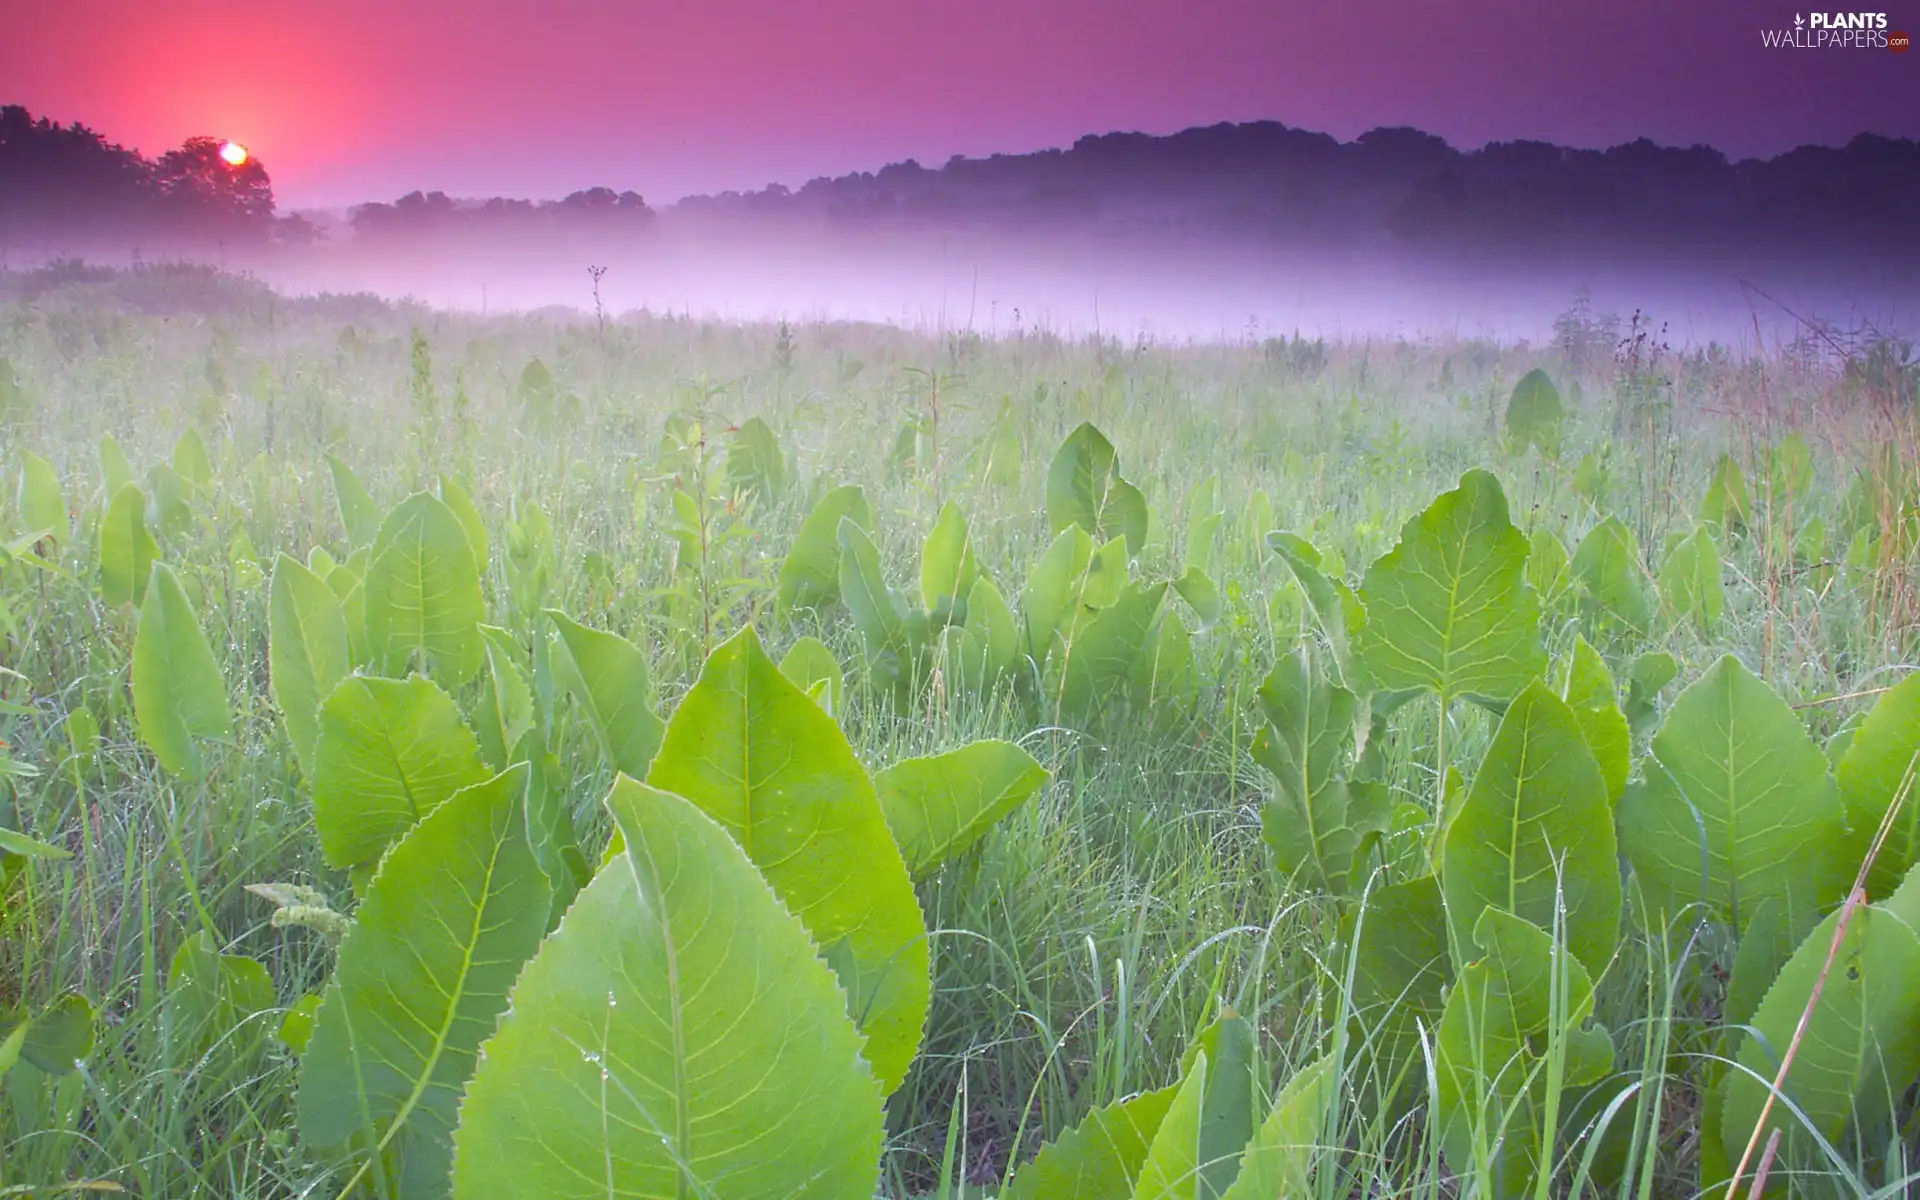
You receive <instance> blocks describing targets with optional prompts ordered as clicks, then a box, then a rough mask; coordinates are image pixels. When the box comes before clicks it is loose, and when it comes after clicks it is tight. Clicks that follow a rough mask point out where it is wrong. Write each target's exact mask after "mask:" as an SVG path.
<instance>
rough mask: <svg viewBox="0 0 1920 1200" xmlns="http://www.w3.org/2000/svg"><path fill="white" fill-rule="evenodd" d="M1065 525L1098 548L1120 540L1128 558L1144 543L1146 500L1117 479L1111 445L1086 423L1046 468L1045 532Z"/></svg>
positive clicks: (1117, 457)
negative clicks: (1096, 543)
mask: <svg viewBox="0 0 1920 1200" xmlns="http://www.w3.org/2000/svg"><path fill="white" fill-rule="evenodd" d="M1069 525H1078V526H1079V527H1080V528H1082V529H1084V530H1086V531H1087V532H1088V533H1089V534H1091V535H1092V536H1093V537H1094V538H1095V539H1096V540H1098V541H1102V542H1104V541H1108V540H1111V539H1113V538H1115V537H1121V536H1125V538H1126V539H1127V551H1128V553H1130V554H1136V555H1137V554H1139V553H1140V549H1141V547H1143V546H1144V545H1146V541H1147V499H1146V497H1145V496H1143V495H1141V494H1140V489H1139V488H1136V487H1134V486H1133V485H1132V484H1131V483H1128V482H1127V481H1126V480H1125V479H1122V478H1121V477H1120V459H1119V456H1118V455H1117V454H1115V453H1114V449H1113V443H1112V442H1109V441H1108V440H1107V438H1106V435H1105V434H1103V433H1101V432H1100V431H1099V430H1098V429H1095V428H1094V427H1093V426H1092V425H1091V424H1089V423H1082V424H1081V425H1080V427H1079V428H1077V429H1075V430H1074V431H1073V432H1072V433H1070V434H1068V435H1067V440H1066V441H1064V442H1062V443H1060V449H1059V451H1058V452H1057V453H1056V454H1055V455H1054V456H1053V465H1052V466H1051V467H1049V468H1047V528H1048V529H1049V531H1051V532H1053V533H1059V532H1060V531H1061V530H1063V529H1065V528H1067V527H1068V526H1069Z"/></svg>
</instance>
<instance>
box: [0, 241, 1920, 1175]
mask: <svg viewBox="0 0 1920 1200" xmlns="http://www.w3.org/2000/svg"><path fill="white" fill-rule="evenodd" d="M1599 328H1600V327H1599V326H1598V324H1597V323H1596V322H1594V321H1592V320H1591V319H1590V318H1589V317H1587V316H1585V315H1583V314H1577V313H1576V314H1575V316H1574V318H1572V319H1570V320H1569V321H1567V322H1564V323H1563V334H1564V336H1563V337H1562V338H1561V340H1560V341H1559V343H1557V344H1556V345H1553V346H1503V345H1493V344H1487V343H1483V342H1475V341H1465V340H1451V341H1431V342H1419V343H1415V342H1408V341H1388V340H1372V341H1365V340H1356V341H1351V342H1342V343H1321V342H1307V341H1302V340H1299V339H1271V340H1266V341H1261V342H1248V343H1246V344H1238V345H1190V346H1160V345H1151V344H1139V345H1135V344H1127V343H1123V342H1120V341H1116V340H1113V339H1110V338H1109V339H1098V338H1087V339H1080V340H1066V339H1062V338H1059V337H1054V336H1050V335H1048V334H1046V333H1044V332H1039V333H1028V334H1026V335H1023V336H1020V337H1016V338H1006V339H998V340H988V339H983V338H981V337H978V336H975V335H972V334H967V333H945V334H936V333H931V332H913V331H903V330H899V329H893V328H887V327H878V326H864V325H863V326H855V325H827V326H794V327H788V326H778V327H772V326H767V327H760V326H731V325H720V324H711V323H701V322H697V321H690V320H676V319H671V318H659V317H649V316H645V315H629V316H623V317H619V318H614V317H611V316H609V317H608V318H607V319H606V320H605V321H604V322H600V321H596V320H594V319H593V318H591V317H588V318H585V319H569V318H565V317H561V316H544V315H532V316H526V315H496V316H487V317H482V316H478V315H474V314H455V313H444V312H435V311H429V310H426V309H423V308H417V307H409V306H404V305H387V304H384V303H381V302H378V301H374V300H370V299H367V298H356V297H340V298H320V299H290V298H284V297H278V296H275V295H273V294H272V293H269V292H267V291H265V290H264V289H261V288H258V287H256V286H253V285H250V284H247V283H244V282H242V281H237V280H233V279H227V278H222V277H219V276H216V275H212V274H207V273H202V272H197V271H190V270H186V269H180V268H152V269H148V270H145V271H139V272H135V273H132V274H111V273H107V272H95V271H88V270H82V269H77V268H71V267H69V268H61V269H57V270H50V271H47V272H41V273H36V274H20V273H15V274H11V275H4V276H0V360H3V361H0V480H4V492H3V493H0V831H4V832H0V839H3V840H0V863H4V871H5V875H4V897H3V898H4V905H5V909H4V918H3V923H0V1038H4V1044H0V1073H3V1074H4V1078H3V1079H0V1196H7V1195H55V1194H62V1193H63V1191H64V1190H65V1189H69V1188H74V1189H77V1188H80V1187H82V1186H93V1187H98V1188H101V1189H103V1190H107V1189H113V1188H119V1189H124V1190H125V1191H126V1192H128V1193H132V1194H135V1195H139V1196H144V1197H176V1196H206V1197H216V1196H217V1197H279V1196H313V1197H333V1196H340V1195H354V1194H364V1195H373V1196H404V1197H407V1198H408V1200H411V1198H413V1197H416V1196H421V1197H431V1196H435V1195H446V1194H451V1195H454V1196H457V1197H461V1198H462V1200H471V1198H479V1197H495V1196H510V1195H523V1196H533V1195H541V1196H611V1195H635V1196H680V1197H724V1198H729V1200H733V1198H747V1197H761V1196H768V1197H773V1196H790V1195H791V1196H802V1195H803V1196H821V1197H856V1198H857V1197H862V1196H866V1195H882V1196H887V1197H898V1198H904V1197H909V1196H915V1197H917V1196H940V1197H950V1196H952V1197H957V1196H961V1195H966V1196H993V1195H1004V1196H1008V1197H1018V1196H1034V1197H1046V1198H1048V1200H1056V1198H1057V1200H1078V1198H1083V1197H1084V1198H1087V1200H1104V1198H1106V1197H1115V1198H1119V1200H1124V1198H1128V1197H1134V1196H1142V1197H1144V1196H1156V1197H1158V1196H1167V1197H1172V1196H1181V1197H1207V1198H1218V1197H1228V1198H1229V1200H1246V1198H1250V1197H1256V1196H1259V1197H1268V1196H1279V1195H1288V1196H1292V1195H1313V1196H1317V1197H1320V1198H1321V1200H1333V1198H1335V1197H1346V1196H1355V1197H1387V1196H1395V1197H1402V1196H1404V1197H1434V1198H1438V1197H1452V1196H1468V1195H1472V1196H1489V1197H1497V1196H1521V1195H1529V1196H1541V1197H1544V1196H1549V1195H1608V1196H1614V1195H1618V1196H1641V1197H1649V1196H1688V1195H1694V1194H1697V1193H1700V1192H1702V1191H1707V1190H1711V1191H1712V1193H1713V1194H1716V1195H1718V1194H1721V1193H1723V1192H1725V1191H1726V1189H1727V1181H1728V1179H1729V1178H1730V1176H1731V1174H1732V1172H1733V1169H1734V1167H1735V1166H1736V1165H1737V1164H1738V1163H1739V1162H1740V1161H1741V1159H1742V1156H1743V1151H1745V1150H1748V1149H1751V1150H1752V1151H1753V1153H1752V1160H1753V1161H1752V1162H1750V1163H1748V1164H1747V1169H1746V1171H1745V1172H1744V1173H1743V1179H1750V1178H1751V1176H1752V1173H1753V1166H1754V1165H1755V1164H1757V1163H1759V1162H1761V1161H1763V1160H1764V1162H1765V1163H1766V1165H1767V1172H1768V1184H1767V1186H1768V1189H1769V1190H1770V1191H1771V1192H1774V1193H1778V1194H1787V1192H1788V1191H1789V1190H1791V1191H1793V1192H1795V1193H1796V1194H1806V1195H1836V1196H1841V1195H1844V1196H1887V1197H1893V1196H1900V1195H1904V1194H1905V1193H1906V1191H1907V1188H1908V1186H1909V1181H1911V1180H1913V1179H1915V1178H1920V1174H1917V1172H1920V1118H1917V1117H1916V1104H1915V1100H1914V1096H1913V1094H1912V1085H1913V1084H1914V1083H1915V1081H1916V1080H1917V1079H1920V1002H1916V998H1920V932H1917V931H1920V875H1917V876H1916V877H1915V880H1914V882H1912V883H1910V884H1908V886H1906V887H1905V888H1902V887H1900V885H1901V883H1902V882H1903V880H1905V878H1906V872H1907V870H1908V868H1910V867H1912V866H1913V865H1914V863H1915V862H1916V859H1917V858H1920V797H1914V798H1912V799H1909V798H1908V793H1909V792H1910V791H1911V790H1913V774H1914V765H1915V762H1916V754H1920V683H1916V678H1917V677H1920V673H1916V672H1914V671H1913V666H1914V664H1915V663H1916V661H1920V659H1917V657H1916V656H1920V592H1916V587H1917V586H1920V446H1917V445H1916V437H1917V435H1920V400H1917V398H1916V393H1917V391H1920V370H1917V369H1916V368H1915V366H1914V365H1913V363H1912V360H1911V352H1910V350H1908V349H1907V348H1906V347H1903V346H1901V345H1900V344H1898V343H1895V342H1892V341H1890V340H1888V339H1884V338H1868V337H1860V336H1848V335H1843V334H1840V333H1836V332H1834V331H1824V330H1823V331H1809V333H1808V335H1807V336H1806V337H1805V338H1803V339H1802V340H1801V341H1799V342H1796V343H1794V344H1792V345H1786V346H1777V347H1776V346H1770V347H1763V348H1749V349H1747V350H1743V351H1742V350H1728V349H1725V348H1722V347H1668V346H1665V345H1663V344H1661V343H1660V341H1659V339H1658V338H1657V337H1656V336H1652V335H1649V334H1647V333H1645V332H1643V327H1642V326H1641V325H1640V324H1639V323H1638V322H1637V321H1635V322H1634V323H1631V324H1629V325H1628V326H1627V328H1626V330H1625V339H1624V340H1616V339H1615V338H1614V337H1612V336H1610V335H1605V334H1603V333H1600V332H1596V330H1598V329H1599ZM1536 370H1538V371H1540V372H1541V374H1537V375H1536V374H1533V372H1535V371H1536ZM847 487H855V488H857V489H858V492H857V493H855V492H850V491H847V490H844V489H846V488H847ZM843 518H844V519H843ZM749 630H750V631H751V632H748V631H749ZM594 631H607V632H610V633H612V634H615V635H618V639H613V638H606V637H600V636H598V635H596V633H595V632H594ZM1729 655H1730V656H1731V658H1729V657H1728V656H1729ZM775 664H780V666H779V669H776V668H775ZM843 743H844V745H843ZM969 747H970V748H969ZM947 755H952V756H953V757H933V756H947ZM1042 772H1044V774H1042ZM622 776H626V777H628V778H627V779H626V780H625V781H623V782H619V783H617V784H616V780H617V779H621V777H622ZM643 779H644V784H645V785H650V786H643V783H642V782H641V781H642V780H643ZM870 780H871V782H870ZM610 797H611V798H610ZM1876 834H1878V836H1876ZM729 835H730V836H729ZM383 856H384V859H383ZM589 878H591V879H592V882H591V883H589V882H587V881H588V879H589ZM909 880H911V882H909ZM1857 880H1858V881H1863V882H1864V884H1865V887H1864V890H1861V891H1856V889H1855V883H1856V881H1857ZM476 889H477V892H476ZM576 891H577V892H578V896H577V897H576V896H575V892H576ZM909 897H910V898H911V901H912V902H910V901H909ZM570 901H571V906H569V902H570ZM562 914H564V916H563V915H562ZM556 921H557V922H558V927H557V931H556V930H554V929H553V928H552V927H553V925H554V923H555V922H556ZM463 922H464V923H463ZM336 964H337V965H338V972H337V973H336ZM523 968H524V972H525V973H524V974H523V973H522V971H523ZM516 979H517V980H518V984H517V985H516ZM621 1002H624V1003H621ZM683 1002H684V1003H683ZM1803 1026H1804V1028H1803V1029H1802V1027H1803ZM496 1029H497V1031H496ZM1797 1029H1801V1030H1802V1032H1801V1033H1800V1034H1799V1035H1798V1036H1796V1030H1797ZM309 1039H311V1040H309ZM589 1039H597V1041H596V1042H593V1043H592V1044H589ZM1790 1043H1791V1044H1794V1045H1795V1047H1796V1048H1795V1049H1794V1051H1793V1052H1792V1053H1793V1061H1792V1063H1791V1064H1790V1065H1791V1069H1790V1070H1789V1071H1788V1073H1787V1074H1786V1076H1785V1084H1784V1088H1783V1090H1782V1091H1781V1092H1780V1094H1779V1096H1778V1098H1777V1099H1776V1100H1773V1101H1771V1102H1769V1100H1768V1096H1769V1082H1770V1081H1772V1080H1773V1079H1775V1077H1776V1075H1777V1072H1778V1067H1779V1064H1780V1060H1781V1056H1782V1055H1783V1054H1785V1053H1787V1048H1788V1045H1789V1044H1790ZM596 1046H597V1048H596ZM476 1061H477V1063H478V1067H477V1069H476ZM469 1084H471V1085H472V1086H471V1087H470V1088H469V1086H468V1085H469ZM463 1093H464V1095H465V1098H464V1100H463ZM882 1105H883V1107H882ZM1090 1114H1091V1116H1090ZM1076 1130H1077V1132H1075V1131H1076ZM470 1131H471V1132H470ZM1773 1132H1777V1133H1778V1135H1779V1136H1778V1137H1777V1139H1774V1138H1770V1137H1769V1134H1770V1133H1773ZM1043 1147H1044V1149H1043ZM1036 1155H1038V1158H1037V1159H1036ZM1023 1164H1031V1165H1023ZM876 1171H877V1174H876ZM450 1180H451V1182H449V1181H450ZM1009 1180H1010V1182H1009ZM1739 1186H1740V1188H1741V1191H1742V1194H1744V1193H1745V1190H1746V1188H1747V1187H1748V1186H1749V1184H1748V1183H1747V1182H1744V1181H1743V1182H1741V1183H1740V1185H1739Z"/></svg>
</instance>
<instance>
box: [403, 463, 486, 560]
mask: <svg viewBox="0 0 1920 1200" xmlns="http://www.w3.org/2000/svg"><path fill="white" fill-rule="evenodd" d="M440 502H441V503H442V504H445V505H446V506H447V508H448V509H449V510H451V511H452V513H453V515H454V516H456V517H458V518H460V527H461V528H462V529H464V530H466V531H467V544H468V545H469V546H472V547H473V561H474V562H476V563H478V564H479V566H480V569H481V571H483V572H484V571H485V570H486V569H487V561H488V557H487V556H488V554H489V553H490V550H491V542H490V540H489V539H488V537H487V522H486V520H485V519H484V518H482V517H481V516H480V510H479V509H478V508H476V507H474V503H473V497H472V495H470V494H469V493H468V492H467V489H466V488H463V487H461V486H460V484H459V482H458V481H456V480H454V479H453V478H451V477H450V476H447V475H442V476H441V477H440ZM376 532H377V531H376Z"/></svg>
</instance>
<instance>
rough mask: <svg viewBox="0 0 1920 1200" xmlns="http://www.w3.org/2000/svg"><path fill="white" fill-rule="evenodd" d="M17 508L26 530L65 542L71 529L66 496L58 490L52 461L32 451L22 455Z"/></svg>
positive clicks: (22, 525) (58, 482) (16, 501)
mask: <svg viewBox="0 0 1920 1200" xmlns="http://www.w3.org/2000/svg"><path fill="white" fill-rule="evenodd" d="M14 502H15V504H16V505H17V506H18V507H19V509H20V524H21V527H22V528H23V529H24V530H25V532H27V533H38V534H44V535H45V536H48V537H51V538H53V539H54V540H55V541H56V542H62V543H64V542H65V541H66V540H67V535H68V534H69V533H70V532H71V529H70V528H69V525H68V521H67V498H66V495H65V494H64V493H63V492H62V491H61V490H60V476H59V474H58V473H57V472H56V471H55V470H54V469H53V464H52V463H50V462H48V461H47V460H46V459H44V458H41V457H40V456H39V455H38V454H35V453H33V452H32V451H28V452H26V453H25V454H24V455H22V456H21V461H20V487H19V489H18V491H17V492H16V493H15V495H14Z"/></svg>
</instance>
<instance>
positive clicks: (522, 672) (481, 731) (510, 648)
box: [473, 625, 544, 771]
mask: <svg viewBox="0 0 1920 1200" xmlns="http://www.w3.org/2000/svg"><path fill="white" fill-rule="evenodd" d="M480 636H481V637H482V638H484V639H486V646H487V673H486V676H485V679H484V681H483V682H482V683H481V685H480V698H479V700H478V701H477V702H476V703H475V705H474V709H473V732H474V736H475V737H477V738H478V739H479V742H480V757H481V758H482V759H483V760H485V762H486V764H487V766H489V767H491V768H492V769H493V770H496V771H504V770H506V769H507V768H508V767H509V766H511V765H512V764H513V763H515V762H521V761H525V760H524V759H521V758H520V757H519V750H520V746H521V742H522V740H523V739H525V738H526V737H527V736H528V735H529V733H532V732H533V730H534V726H535V725H536V724H537V723H538V721H537V717H538V714H537V713H535V711H534V706H535V705H534V696H533V679H532V677H531V675H530V674H529V673H528V670H527V665H526V658H527V651H526V648H525V647H524V646H522V645H521V644H520V642H519V639H517V638H515V637H514V636H513V634H512V633H510V632H509V631H507V630H505V629H502V628H500V627H499V626H497V625H482V626H481V627H480ZM534 740H535V741H543V739H542V738H541V737H539V736H538V735H535V738H534ZM542 749H543V750H544V745H543V746H542Z"/></svg>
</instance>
